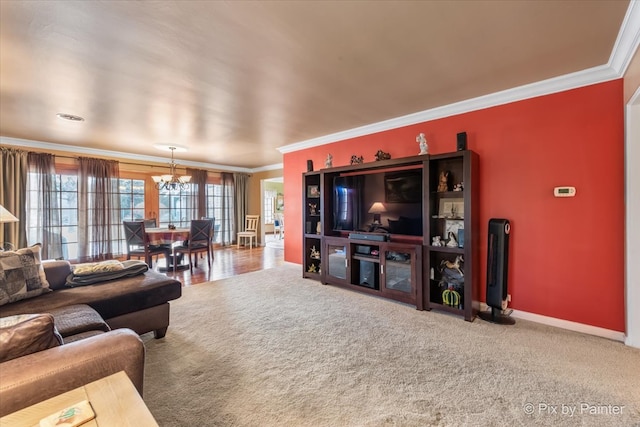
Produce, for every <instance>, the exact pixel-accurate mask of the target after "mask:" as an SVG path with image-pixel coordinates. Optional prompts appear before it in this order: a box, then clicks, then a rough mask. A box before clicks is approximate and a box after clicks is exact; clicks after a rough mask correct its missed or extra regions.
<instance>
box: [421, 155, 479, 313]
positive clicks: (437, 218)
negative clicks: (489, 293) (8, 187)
mask: <svg viewBox="0 0 640 427" xmlns="http://www.w3.org/2000/svg"><path fill="white" fill-rule="evenodd" d="M477 163H478V156H477V154H476V153H474V152H472V151H468V150H467V151H457V152H455V153H447V154H440V155H434V156H431V158H430V160H429V173H428V174H427V176H426V181H427V182H426V183H425V188H427V189H428V191H429V203H428V207H429V211H428V213H427V212H425V214H427V215H426V217H427V219H428V226H427V227H426V230H427V234H425V249H426V250H425V252H424V268H425V270H424V277H425V278H428V279H427V280H425V282H426V283H425V293H424V297H425V301H424V305H425V307H427V308H428V309H439V310H444V311H448V312H451V313H454V314H457V315H461V316H464V318H465V320H468V321H472V320H473V319H474V317H475V316H476V314H477V311H478V309H479V297H480V290H479V286H480V285H479V283H480V281H479V278H478V271H479V269H478V268H477V266H476V263H477V259H478V238H477V233H478V231H477V230H478V227H477V224H476V222H477V218H478V215H477V212H476V211H477V208H478V203H477V178H476V177H475V174H476V173H477V169H478V168H477ZM443 172H447V173H448V180H447V189H446V191H438V190H442V188H438V187H439V185H440V183H441V174H442V173H443ZM460 183H462V184H463V186H462V188H460V187H458V188H456V190H457V191H453V189H454V188H455V187H456V185H457V184H460ZM438 237H439V238H440V239H439V240H440V242H441V243H440V244H441V245H444V246H437V245H436V244H434V238H435V239H436V240H438Z"/></svg>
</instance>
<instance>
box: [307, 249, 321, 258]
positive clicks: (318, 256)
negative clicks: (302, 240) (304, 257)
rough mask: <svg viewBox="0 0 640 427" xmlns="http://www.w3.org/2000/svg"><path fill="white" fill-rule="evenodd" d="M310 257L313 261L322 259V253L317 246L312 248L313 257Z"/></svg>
mask: <svg viewBox="0 0 640 427" xmlns="http://www.w3.org/2000/svg"><path fill="white" fill-rule="evenodd" d="M309 256H310V257H311V258H313V259H320V251H319V250H317V249H316V247H315V246H311V255H309Z"/></svg>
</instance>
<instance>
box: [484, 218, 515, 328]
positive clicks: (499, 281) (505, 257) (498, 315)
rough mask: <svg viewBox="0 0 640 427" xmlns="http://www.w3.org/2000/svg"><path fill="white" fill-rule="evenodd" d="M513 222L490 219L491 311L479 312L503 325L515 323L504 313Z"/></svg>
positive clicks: (489, 282) (488, 274)
mask: <svg viewBox="0 0 640 427" xmlns="http://www.w3.org/2000/svg"><path fill="white" fill-rule="evenodd" d="M510 232H511V224H510V223H509V220H507V219H500V218H492V219H490V220H489V238H488V249H487V305H488V306H489V307H491V311H490V312H488V311H483V312H480V313H478V316H480V318H481V319H483V320H486V321H488V322H493V323H499V324H501V325H513V324H514V323H516V321H515V320H514V319H512V318H511V317H509V316H505V315H504V314H502V310H503V304H505V306H506V302H507V295H508V292H507V274H508V272H509V233H510Z"/></svg>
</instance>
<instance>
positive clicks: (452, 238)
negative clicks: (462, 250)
mask: <svg viewBox="0 0 640 427" xmlns="http://www.w3.org/2000/svg"><path fill="white" fill-rule="evenodd" d="M447 247H448V248H457V247H458V239H456V236H455V235H454V234H453V232H452V231H450V232H449V240H448V241H447Z"/></svg>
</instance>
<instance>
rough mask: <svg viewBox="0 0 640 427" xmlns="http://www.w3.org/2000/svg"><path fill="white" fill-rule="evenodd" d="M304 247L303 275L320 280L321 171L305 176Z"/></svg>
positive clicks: (303, 209)
mask: <svg viewBox="0 0 640 427" xmlns="http://www.w3.org/2000/svg"><path fill="white" fill-rule="evenodd" d="M302 181H303V183H304V186H303V189H304V190H303V191H304V197H303V198H302V200H303V202H302V211H301V212H303V213H304V214H303V215H302V221H303V224H302V229H303V230H304V235H303V241H302V247H303V250H304V257H303V272H302V275H303V277H307V278H311V279H316V280H320V277H321V274H322V229H321V227H322V217H321V215H320V212H322V198H321V197H320V196H321V195H322V193H323V191H322V185H321V182H320V173H319V172H309V173H306V174H304V176H303V180H302Z"/></svg>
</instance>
